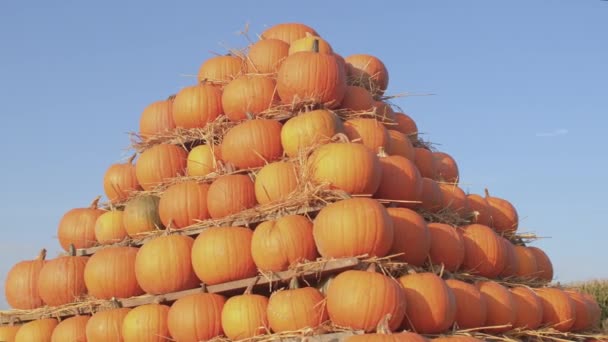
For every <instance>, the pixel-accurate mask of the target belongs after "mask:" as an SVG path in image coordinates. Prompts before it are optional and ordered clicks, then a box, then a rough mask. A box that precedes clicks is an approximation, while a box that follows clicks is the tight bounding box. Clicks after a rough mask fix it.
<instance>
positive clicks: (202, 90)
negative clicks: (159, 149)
mask: <svg viewBox="0 0 608 342" xmlns="http://www.w3.org/2000/svg"><path fill="white" fill-rule="evenodd" d="M222 112H223V108H222V91H221V90H220V89H219V87H217V86H214V85H212V84H210V83H207V82H203V83H200V84H197V85H193V86H189V87H185V88H183V89H182V90H180V91H179V92H178V93H177V95H176V96H175V100H173V120H175V126H176V127H181V128H202V127H205V126H206V125H207V123H209V122H212V121H214V120H215V119H216V118H217V117H218V116H220V114H222Z"/></svg>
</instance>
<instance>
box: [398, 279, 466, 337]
mask: <svg viewBox="0 0 608 342" xmlns="http://www.w3.org/2000/svg"><path fill="white" fill-rule="evenodd" d="M399 283H400V284H401V286H402V287H403V291H404V293H405V301H406V302H407V310H406V314H405V317H406V318H405V320H404V325H405V326H407V327H409V328H411V329H412V330H414V331H416V332H419V333H423V334H438V333H441V332H444V331H446V330H447V329H448V328H449V327H450V326H452V324H453V323H454V319H455V318H456V297H454V294H453V293H452V290H451V289H450V288H449V287H448V286H447V285H446V283H445V281H443V279H441V278H439V277H438V276H437V275H435V274H433V273H415V274H408V275H405V276H402V277H400V278H399Z"/></svg>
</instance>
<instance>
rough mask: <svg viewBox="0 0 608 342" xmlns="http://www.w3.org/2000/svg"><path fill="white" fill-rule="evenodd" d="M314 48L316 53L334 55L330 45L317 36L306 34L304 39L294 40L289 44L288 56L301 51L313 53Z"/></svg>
mask: <svg viewBox="0 0 608 342" xmlns="http://www.w3.org/2000/svg"><path fill="white" fill-rule="evenodd" d="M315 46H317V47H316V49H318V52H320V53H327V54H333V53H334V50H333V49H332V48H331V45H329V43H328V42H327V41H326V40H325V39H323V38H321V37H318V36H313V35H311V34H307V35H306V37H304V38H300V39H298V40H294V41H293V42H291V44H289V54H290V55H293V54H294V53H297V52H303V51H306V52H312V51H315V50H314V49H315Z"/></svg>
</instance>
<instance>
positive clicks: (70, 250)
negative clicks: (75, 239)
mask: <svg viewBox="0 0 608 342" xmlns="http://www.w3.org/2000/svg"><path fill="white" fill-rule="evenodd" d="M68 254H69V255H70V256H76V247H74V244H73V243H71V244H70V247H69V248H68Z"/></svg>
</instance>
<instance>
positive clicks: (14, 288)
mask: <svg viewBox="0 0 608 342" xmlns="http://www.w3.org/2000/svg"><path fill="white" fill-rule="evenodd" d="M45 258H46V249H43V250H41V251H40V254H39V255H38V258H37V259H35V260H25V261H20V262H18V263H17V264H15V265H14V266H13V267H11V269H10V270H9V271H8V273H7V274H6V280H5V281H4V296H5V298H6V302H7V303H8V305H10V306H11V307H12V308H14V309H20V310H30V309H36V308H39V307H41V306H42V305H44V302H43V301H42V298H41V297H40V294H39V293H38V282H39V277H40V271H41V270H42V267H43V266H44V264H45V263H46V261H45Z"/></svg>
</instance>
